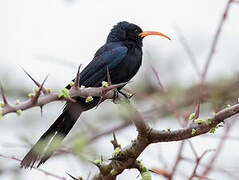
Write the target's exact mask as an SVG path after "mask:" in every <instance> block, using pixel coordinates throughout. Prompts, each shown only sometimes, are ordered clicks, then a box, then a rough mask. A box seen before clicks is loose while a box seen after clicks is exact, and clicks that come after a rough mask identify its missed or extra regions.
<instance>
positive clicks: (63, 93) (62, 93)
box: [57, 88, 70, 98]
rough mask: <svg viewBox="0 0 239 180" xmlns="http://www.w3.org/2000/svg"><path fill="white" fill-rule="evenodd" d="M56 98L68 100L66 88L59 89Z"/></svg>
mask: <svg viewBox="0 0 239 180" xmlns="http://www.w3.org/2000/svg"><path fill="white" fill-rule="evenodd" d="M57 96H58V98H61V97H64V98H70V95H69V90H68V89H66V88H64V89H60V93H59V94H58V95H57Z"/></svg>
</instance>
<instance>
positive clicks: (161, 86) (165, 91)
mask: <svg viewBox="0 0 239 180" xmlns="http://www.w3.org/2000/svg"><path fill="white" fill-rule="evenodd" d="M151 69H152V70H153V72H154V74H155V76H156V79H157V81H158V84H159V86H160V88H161V89H162V91H163V93H164V94H167V93H168V91H167V89H166V88H165V87H164V86H163V84H162V82H161V81H160V78H159V74H158V72H157V70H156V69H155V68H154V67H153V66H152V65H151Z"/></svg>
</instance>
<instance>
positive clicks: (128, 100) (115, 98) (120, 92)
mask: <svg viewBox="0 0 239 180" xmlns="http://www.w3.org/2000/svg"><path fill="white" fill-rule="evenodd" d="M119 94H121V95H122V96H123V97H124V100H126V102H127V103H130V99H131V98H132V97H133V94H130V93H125V92H122V91H120V90H117V89H115V90H114V97H113V102H114V103H115V104H117V103H118V101H119V99H120V98H119Z"/></svg>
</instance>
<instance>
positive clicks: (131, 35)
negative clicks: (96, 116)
mask: <svg viewBox="0 0 239 180" xmlns="http://www.w3.org/2000/svg"><path fill="white" fill-rule="evenodd" d="M141 32H142V30H141V29H140V28H139V27H138V26H137V25H134V24H131V23H128V22H120V23H118V24H117V25H116V26H114V28H113V29H112V30H111V32H110V34H109V35H108V38H107V41H106V44H105V45H103V46H102V47H101V48H100V49H99V50H98V51H97V52H96V53H95V56H94V58H93V60H92V61H91V62H90V63H89V64H88V65H87V66H86V67H85V69H84V70H83V71H82V72H81V73H80V85H84V86H86V87H98V86H101V82H102V81H107V67H108V68H109V72H110V77H111V81H112V83H114V84H117V83H121V82H128V81H129V80H130V79H131V78H132V77H133V76H134V75H135V74H136V73H137V71H138V69H139V68H140V66H141V62H142V39H143V38H142V37H140V36H139V34H140V33H141ZM67 88H70V86H69V85H68V86H67ZM77 100H78V103H74V104H73V103H67V104H66V106H65V108H64V110H63V112H62V114H61V115H60V116H59V117H58V119H57V120H56V121H55V122H54V124H52V126H51V127H50V128H49V129H48V130H47V131H46V132H45V133H44V134H43V135H42V137H41V138H40V140H39V141H38V142H37V143H36V145H34V146H33V148H32V149H31V150H30V151H29V152H28V154H27V155H26V156H25V157H24V159H23V160H22V162H21V166H22V167H25V168H27V167H33V166H34V164H35V163H38V165H37V166H39V165H41V164H42V163H44V162H45V161H46V160H47V159H48V158H49V157H50V156H51V155H52V153H53V152H54V150H51V149H53V147H55V146H56V147H58V146H59V145H60V143H59V142H60V141H62V140H63V138H64V137H65V136H66V135H67V134H68V132H69V131H70V130H71V128H72V127H73V125H74V124H75V122H76V120H77V119H78V117H79V116H80V114H81V112H83V111H85V110H88V109H90V108H92V107H94V106H95V105H96V104H97V103H98V100H99V98H94V100H93V101H92V102H90V103H85V100H84V99H83V98H77ZM57 140H58V143H57V144H56V142H57Z"/></svg>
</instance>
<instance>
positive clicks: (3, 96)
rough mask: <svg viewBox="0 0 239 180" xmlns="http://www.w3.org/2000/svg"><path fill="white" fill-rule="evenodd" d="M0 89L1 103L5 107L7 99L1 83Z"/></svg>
mask: <svg viewBox="0 0 239 180" xmlns="http://www.w3.org/2000/svg"><path fill="white" fill-rule="evenodd" d="M0 87H1V94H2V99H3V103H4V105H5V106H6V105H8V102H7V97H6V95H5V92H4V89H3V87H2V84H1V83H0Z"/></svg>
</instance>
